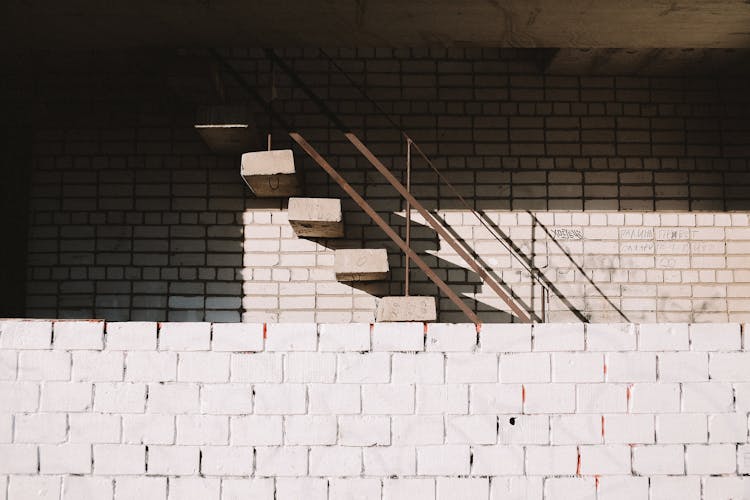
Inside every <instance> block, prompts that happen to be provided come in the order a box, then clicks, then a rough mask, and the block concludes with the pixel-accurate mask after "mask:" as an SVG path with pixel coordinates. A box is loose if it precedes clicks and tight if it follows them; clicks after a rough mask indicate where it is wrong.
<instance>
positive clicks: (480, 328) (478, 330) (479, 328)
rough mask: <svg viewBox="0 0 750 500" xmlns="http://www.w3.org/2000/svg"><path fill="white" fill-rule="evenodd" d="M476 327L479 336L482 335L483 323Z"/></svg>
mask: <svg viewBox="0 0 750 500" xmlns="http://www.w3.org/2000/svg"><path fill="white" fill-rule="evenodd" d="M474 326H476V327H477V335H478V334H480V333H482V323H477V324H476V325H474Z"/></svg>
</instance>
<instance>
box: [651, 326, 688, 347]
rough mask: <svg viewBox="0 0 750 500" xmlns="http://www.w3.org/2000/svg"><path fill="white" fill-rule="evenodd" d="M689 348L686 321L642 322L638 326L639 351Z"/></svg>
mask: <svg viewBox="0 0 750 500" xmlns="http://www.w3.org/2000/svg"><path fill="white" fill-rule="evenodd" d="M689 348H690V338H689V335H688V325H687V324H686V323H653V324H647V323H642V324H640V325H639V327H638V349H639V350H641V351H687V350H688V349H689Z"/></svg>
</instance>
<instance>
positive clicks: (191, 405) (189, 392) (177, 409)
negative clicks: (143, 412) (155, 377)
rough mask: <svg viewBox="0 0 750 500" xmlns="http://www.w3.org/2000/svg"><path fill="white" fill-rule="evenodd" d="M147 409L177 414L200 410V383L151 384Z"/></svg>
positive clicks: (153, 411) (154, 411) (150, 411)
mask: <svg viewBox="0 0 750 500" xmlns="http://www.w3.org/2000/svg"><path fill="white" fill-rule="evenodd" d="M147 403H148V404H147V411H148V412H149V413H162V414H169V415H171V414H176V413H192V412H196V411H198V408H199V401H198V385H196V384H183V383H180V384H149V386H148V402H147Z"/></svg>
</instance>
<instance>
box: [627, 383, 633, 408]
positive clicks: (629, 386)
mask: <svg viewBox="0 0 750 500" xmlns="http://www.w3.org/2000/svg"><path fill="white" fill-rule="evenodd" d="M631 387H633V384H630V385H628V390H627V391H625V395H626V396H627V398H628V406H630V396H631V393H630V389H631Z"/></svg>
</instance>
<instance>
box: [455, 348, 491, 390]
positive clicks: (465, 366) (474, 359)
mask: <svg viewBox="0 0 750 500" xmlns="http://www.w3.org/2000/svg"><path fill="white" fill-rule="evenodd" d="M446 357H447V361H446V370H445V380H446V382H448V383H473V382H497V381H498V360H497V355H495V354H448V355H447V356H446Z"/></svg>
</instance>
